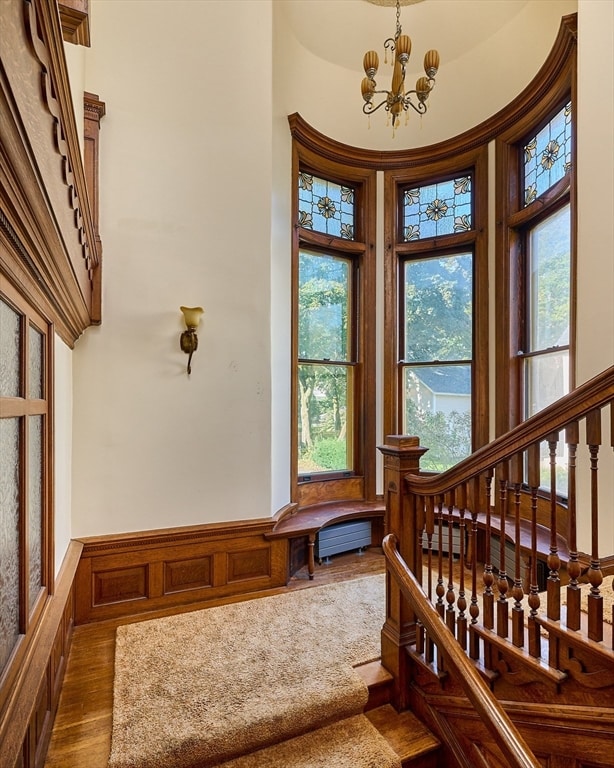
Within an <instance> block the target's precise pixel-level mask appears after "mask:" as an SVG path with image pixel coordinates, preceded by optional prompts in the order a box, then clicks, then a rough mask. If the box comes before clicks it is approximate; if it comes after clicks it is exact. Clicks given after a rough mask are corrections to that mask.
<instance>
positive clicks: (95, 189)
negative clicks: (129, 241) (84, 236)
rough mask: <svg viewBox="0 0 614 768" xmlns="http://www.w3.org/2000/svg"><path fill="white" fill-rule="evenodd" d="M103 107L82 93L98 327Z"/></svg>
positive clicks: (94, 313)
mask: <svg viewBox="0 0 614 768" xmlns="http://www.w3.org/2000/svg"><path fill="white" fill-rule="evenodd" d="M106 111H107V110H106V105H105V103H104V101H100V99H99V98H98V95H97V94H95V93H87V92H86V93H84V94H83V118H84V142H83V164H84V169H85V182H86V185H87V192H88V194H89V199H90V204H91V208H92V223H93V225H94V232H95V240H94V244H95V248H96V257H97V259H98V267H97V268H96V269H95V270H94V280H93V286H92V308H91V316H92V322H93V323H96V324H99V323H100V322H101V321H102V240H101V239H100V226H99V224H100V212H99V210H100V207H99V200H100V191H99V189H100V184H99V172H98V171H99V166H100V160H99V155H100V152H99V147H100V139H99V137H100V121H101V120H102V118H103V117H104V116H105V114H106Z"/></svg>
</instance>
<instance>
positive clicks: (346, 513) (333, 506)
mask: <svg viewBox="0 0 614 768" xmlns="http://www.w3.org/2000/svg"><path fill="white" fill-rule="evenodd" d="M385 513H386V505H385V504H384V502H383V501H331V502H327V503H325V504H312V505H310V506H308V507H302V508H300V509H298V510H297V511H296V512H293V513H291V514H289V515H286V517H284V518H282V519H281V520H280V521H279V522H278V523H277V525H276V526H275V527H274V528H273V530H272V531H271V532H270V533H267V534H266V538H267V539H288V540H289V541H296V540H298V539H302V538H306V539H307V567H308V570H309V578H310V579H313V577H314V573H315V553H314V550H315V543H316V536H317V535H318V532H319V531H320V530H321V529H322V528H326V527H327V526H329V525H334V524H336V523H342V522H345V521H347V520H360V519H369V520H371V521H372V522H376V521H378V522H379V525H372V542H373V543H375V544H377V545H379V544H381V541H382V537H383V519H384V515H385Z"/></svg>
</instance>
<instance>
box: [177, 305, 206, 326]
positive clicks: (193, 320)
mask: <svg viewBox="0 0 614 768" xmlns="http://www.w3.org/2000/svg"><path fill="white" fill-rule="evenodd" d="M179 309H180V310H181V311H182V312H183V319H184V320H185V324H186V327H187V328H198V324H199V323H200V318H201V316H202V314H203V312H204V311H205V310H204V309H203V308H202V307H179Z"/></svg>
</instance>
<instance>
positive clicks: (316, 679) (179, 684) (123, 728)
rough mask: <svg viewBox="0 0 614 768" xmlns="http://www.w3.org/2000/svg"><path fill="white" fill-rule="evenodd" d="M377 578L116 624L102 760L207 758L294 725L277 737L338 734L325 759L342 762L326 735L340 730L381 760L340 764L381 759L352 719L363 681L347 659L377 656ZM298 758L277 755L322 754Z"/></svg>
mask: <svg viewBox="0 0 614 768" xmlns="http://www.w3.org/2000/svg"><path fill="white" fill-rule="evenodd" d="M384 583H385V581H384V575H383V574H378V575H375V576H367V577H363V578H360V579H354V580H352V581H347V582H342V583H338V584H330V585H325V586H320V587H310V588H308V589H302V590H298V591H294V592H290V593H285V594H281V595H274V596H271V597H265V598H261V599H258V600H248V601H245V602H240V603H233V604H230V605H225V606H220V607H216V608H207V609H205V610H201V611H194V612H191V613H186V614H180V615H176V616H168V617H165V618H162V619H155V620H152V621H145V622H140V623H135V624H130V625H127V626H123V627H119V628H118V630H117V638H116V658H115V680H114V702H113V728H112V746H111V755H110V759H109V768H196V767H198V768H209V767H211V766H217V765H221V764H224V763H225V762H228V761H230V760H236V759H237V758H241V757H242V756H243V755H248V754H250V753H257V752H258V750H262V749H265V748H270V747H272V746H273V745H281V744H282V742H286V741H288V740H294V739H296V738H297V737H300V738H303V741H301V742H299V746H298V747H296V748H295V747H293V746H286V747H283V746H278V747H276V749H277V750H279V751H281V752H283V750H286V749H291V750H292V751H293V752H294V751H295V750H298V752H300V754H302V755H308V754H310V751H313V749H312V747H310V746H309V744H310V743H311V744H319V745H322V744H324V743H326V744H327V748H328V749H329V750H331V749H332V748H333V745H334V744H335V743H336V745H337V746H336V747H335V749H336V752H335V753H334V755H332V756H330V757H329V759H328V762H327V765H328V766H335V768H337V766H338V768H344V766H345V765H346V762H343V760H344V759H345V758H343V757H341V752H342V749H341V747H340V742H339V740H338V739H337V738H333V737H334V736H335V735H336V736H339V735H340V734H341V736H342V738H345V737H343V734H344V733H345V732H346V731H347V733H351V734H352V737H354V736H355V735H356V734H357V732H358V731H359V732H360V739H361V741H365V740H367V741H368V742H369V743H373V740H374V739H375V745H374V746H373V749H372V750H371V752H372V753H381V754H382V758H381V759H382V760H383V762H355V761H354V762H353V763H347V764H348V765H350V764H351V765H352V768H388V766H389V765H390V763H389V762H388V757H386V752H385V750H384V749H383V748H382V744H383V743H385V741H384V740H383V739H381V737H380V736H379V734H377V731H376V729H374V728H373V727H372V726H371V724H370V723H368V721H366V719H364V718H360V719H359V720H358V721H356V720H354V718H355V717H356V716H359V715H361V714H362V712H363V710H364V706H365V704H366V702H367V700H368V689H367V686H366V685H365V683H364V682H363V681H362V679H361V678H360V677H359V675H358V674H357V673H356V672H355V671H354V669H353V667H354V666H357V665H359V664H364V663H367V662H369V661H372V660H373V659H376V658H378V657H379V653H380V633H381V628H382V625H383V623H384V619H385V615H384V611H385V587H384ZM329 726H331V727H332V728H333V730H331V731H329V732H328V736H326V735H325V736H324V739H322V734H318V733H317V732H318V731H319V730H320V729H326V728H327V727H329ZM373 732H375V736H374V735H373ZM316 734H317V735H316ZM312 739H314V740H315V741H313V742H312ZM295 744H296V742H295ZM346 746H347V745H346ZM314 749H315V747H314ZM318 749H319V747H318ZM361 749H362V748H361ZM286 757H287V754H286ZM333 757H334V759H333ZM245 759H247V758H245ZM250 759H251V760H254V759H258V758H255V757H253V756H251V757H250ZM272 759H273V758H271V756H270V755H267V756H266V757H265V758H264V760H265V762H263V763H260V764H259V763H253V762H252V763H246V766H247V765H249V766H251V765H256V766H259V765H262V766H264V765H266V766H274V765H275V763H274V762H272ZM280 759H281V758H280ZM284 759H285V758H284ZM298 759H299V755H298V754H297V755H296V757H293V758H292V762H290V763H287V762H286V763H285V764H284V763H283V762H282V763H279V765H282V764H284V765H285V766H286V768H291V767H292V768H293V767H294V766H296V768H307V767H308V766H309V768H311V766H313V768H316V767H317V766H319V765H320V763H318V762H311V763H310V762H304V761H305V760H308V758H306V757H302V758H300V759H302V760H303V762H296V761H297V760H298ZM309 759H311V758H309ZM348 759H351V758H348ZM378 759H379V758H378ZM368 760H370V758H368ZM239 766H241V764H239ZM233 768H234V766H233Z"/></svg>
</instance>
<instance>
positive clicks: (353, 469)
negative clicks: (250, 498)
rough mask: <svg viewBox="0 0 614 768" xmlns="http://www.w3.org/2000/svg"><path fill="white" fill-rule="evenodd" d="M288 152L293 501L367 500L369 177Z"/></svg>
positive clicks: (371, 453) (371, 431) (370, 472)
mask: <svg viewBox="0 0 614 768" xmlns="http://www.w3.org/2000/svg"><path fill="white" fill-rule="evenodd" d="M298 149H299V154H300V155H301V159H300V160H299V162H298V165H297V167H296V175H295V187H294V189H295V198H294V199H295V215H296V219H295V221H296V227H295V235H296V237H295V244H294V258H293V264H294V280H293V296H294V334H293V336H294V341H293V344H294V350H295V357H294V359H295V363H294V367H293V371H294V373H293V390H294V394H293V400H294V404H295V405H294V409H295V410H294V414H295V415H294V418H293V421H294V425H295V431H294V436H293V444H294V445H293V458H294V461H293V467H294V471H295V476H294V480H293V482H294V488H295V492H294V494H293V496H294V498H295V499H296V500H297V501H299V502H300V503H313V501H315V500H317V501H326V500H335V499H339V498H347V499H352V498H355V499H361V498H374V494H375V453H376V446H375V416H374V410H375V362H374V348H375V338H374V321H373V317H374V308H375V298H374V290H375V273H374V268H375V264H374V257H373V255H372V245H371V244H368V241H372V239H373V236H372V234H371V235H370V236H369V238H367V236H366V235H367V233H369V232H371V231H372V229H373V228H374V227H373V223H372V222H373V220H374V218H373V217H374V212H372V213H369V214H367V213H366V201H367V200H374V194H375V175H374V173H372V172H370V171H364V170H358V171H357V170H356V169H352V168H348V167H342V166H339V165H336V164H332V163H327V162H320V164H319V165H318V164H313V162H311V161H312V160H313V158H312V157H311V155H310V153H309V152H307V151H306V150H303V149H302V148H300V147H298ZM308 160H309V161H310V162H308ZM374 208H375V206H374V205H372V211H374Z"/></svg>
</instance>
